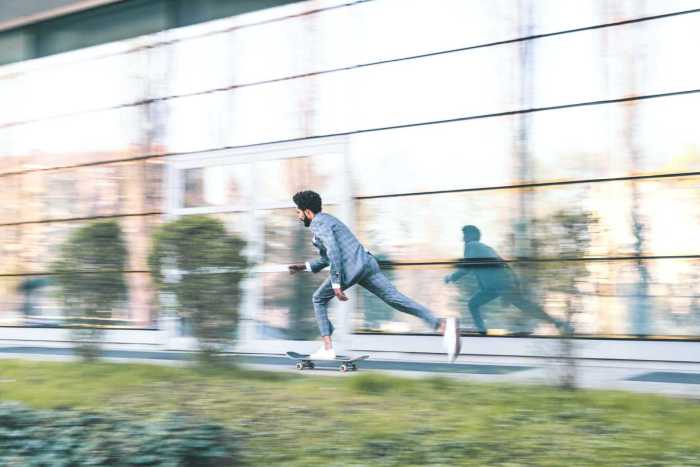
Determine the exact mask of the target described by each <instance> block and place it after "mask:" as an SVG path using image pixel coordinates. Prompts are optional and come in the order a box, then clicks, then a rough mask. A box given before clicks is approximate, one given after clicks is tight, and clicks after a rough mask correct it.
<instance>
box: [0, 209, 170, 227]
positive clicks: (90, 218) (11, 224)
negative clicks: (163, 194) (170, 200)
mask: <svg viewBox="0 0 700 467" xmlns="http://www.w3.org/2000/svg"><path fill="white" fill-rule="evenodd" d="M163 214H164V213H163V212H161V211H152V212H141V213H129V214H110V215H104V216H87V217H64V218H59V219H41V220H36V221H21V222H8V223H6V224H2V223H0V227H14V226H20V225H32V224H51V223H55V222H81V221H96V220H103V219H119V218H122V217H146V216H160V215H163Z"/></svg>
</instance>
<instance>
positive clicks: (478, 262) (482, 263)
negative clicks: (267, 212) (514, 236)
mask: <svg viewBox="0 0 700 467" xmlns="http://www.w3.org/2000/svg"><path fill="white" fill-rule="evenodd" d="M663 259H700V254H697V255H656V256H642V255H640V256H607V257H606V256H592V257H590V256H589V257H586V256H582V257H576V258H573V257H563V258H528V257H522V258H517V259H510V260H506V259H490V258H484V259H451V260H425V261H410V260H409V261H383V260H378V261H377V262H378V263H379V265H380V266H382V267H384V268H395V267H405V266H451V267H458V268H459V267H469V268H471V267H493V266H494V265H506V264H519V263H571V262H606V261H652V260H663Z"/></svg>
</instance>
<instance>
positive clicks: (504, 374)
mask: <svg viewBox="0 0 700 467" xmlns="http://www.w3.org/2000/svg"><path fill="white" fill-rule="evenodd" d="M104 357H105V359H107V360H111V361H118V362H124V361H129V362H145V363H152V364H169V365H181V364H185V363H187V362H188V361H189V360H190V359H191V358H192V354H191V353H190V352H178V351H162V350H144V349H141V350H137V349H125V348H108V349H106V350H105V351H104ZM0 358H25V359H35V360H72V359H75V358H76V357H75V355H74V354H73V352H72V350H71V349H70V348H68V347H59V346H52V347H38V346H19V345H16V344H11V345H4V346H0ZM231 358H236V359H237V360H238V361H240V362H241V363H243V364H244V365H245V366H248V367H251V368H256V369H262V370H268V371H289V372H296V373H299V374H300V375H327V376H341V377H346V376H350V375H349V374H342V373H340V372H339V371H337V365H336V364H335V363H332V362H328V364H324V363H321V364H318V365H317V368H316V369H314V370H311V371H308V370H306V371H303V372H300V371H298V370H296V369H295V368H294V361H293V360H290V359H288V358H286V357H284V356H281V355H251V354H244V355H240V354H236V355H234V354H231ZM577 368H578V373H577V374H578V385H579V386H580V387H582V388H590V389H617V390H625V391H635V392H646V393H657V394H664V395H671V396H682V397H692V398H697V399H700V364H690V363H668V362H636V361H601V360H579V361H577ZM360 369H361V371H365V372H366V371H381V372H383V373H389V374H396V375H401V376H409V377H426V376H447V377H454V378H460V379H468V380H474V381H485V382H513V383H525V384H557V382H558V380H559V377H560V375H561V367H560V364H559V363H558V362H556V361H555V360H553V359H541V358H523V357H483V356H470V355H462V356H460V357H459V359H458V360H457V361H456V362H455V363H454V364H448V363H446V362H445V359H444V356H442V355H429V354H402V353H390V352H376V353H372V354H371V358H370V359H369V360H367V361H363V362H361V364H360Z"/></svg>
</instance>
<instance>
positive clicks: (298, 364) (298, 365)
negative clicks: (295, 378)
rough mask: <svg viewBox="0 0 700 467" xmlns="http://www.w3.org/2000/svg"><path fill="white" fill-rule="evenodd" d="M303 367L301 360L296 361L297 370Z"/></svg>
mask: <svg viewBox="0 0 700 467" xmlns="http://www.w3.org/2000/svg"><path fill="white" fill-rule="evenodd" d="M303 369H304V364H303V363H301V362H298V363H297V370H303Z"/></svg>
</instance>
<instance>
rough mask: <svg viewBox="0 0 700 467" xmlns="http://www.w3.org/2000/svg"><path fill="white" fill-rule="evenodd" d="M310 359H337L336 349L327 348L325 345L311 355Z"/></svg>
mask: <svg viewBox="0 0 700 467" xmlns="http://www.w3.org/2000/svg"><path fill="white" fill-rule="evenodd" d="M309 360H335V350H333V349H330V350H326V349H325V348H324V347H323V346H321V348H320V349H318V350H317V351H316V352H314V353H312V354H311V355H309Z"/></svg>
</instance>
